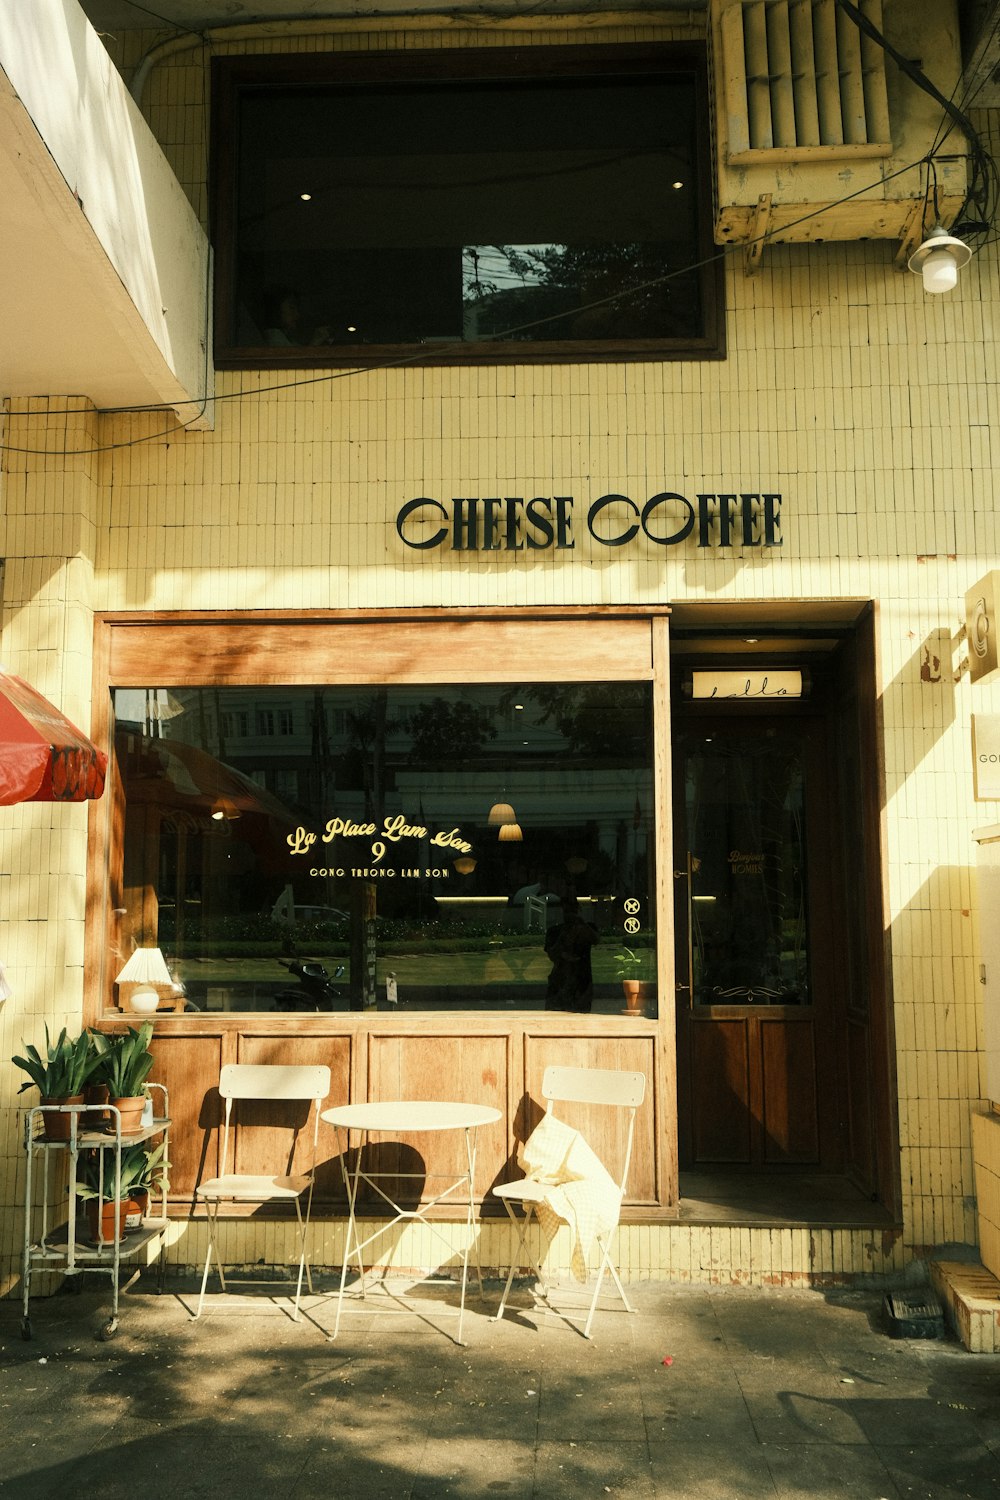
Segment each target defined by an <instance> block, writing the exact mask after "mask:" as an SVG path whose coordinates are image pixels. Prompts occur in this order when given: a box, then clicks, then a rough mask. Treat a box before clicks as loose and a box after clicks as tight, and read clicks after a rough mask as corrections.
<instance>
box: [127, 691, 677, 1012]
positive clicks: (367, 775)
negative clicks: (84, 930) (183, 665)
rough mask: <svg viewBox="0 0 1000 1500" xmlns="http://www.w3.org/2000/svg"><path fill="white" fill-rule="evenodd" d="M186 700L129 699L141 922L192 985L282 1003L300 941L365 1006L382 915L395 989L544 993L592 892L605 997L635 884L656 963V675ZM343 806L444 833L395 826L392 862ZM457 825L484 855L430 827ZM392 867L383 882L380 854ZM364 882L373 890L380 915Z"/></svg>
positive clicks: (212, 1001) (467, 995) (406, 993)
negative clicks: (307, 846)
mask: <svg viewBox="0 0 1000 1500" xmlns="http://www.w3.org/2000/svg"><path fill="white" fill-rule="evenodd" d="M149 691H150V693H153V694H155V693H156V692H160V693H162V692H165V691H167V690H149ZM145 696H146V698H147V699H148V697H149V694H148V693H147V694H146V695H145ZM169 697H170V700H171V702H173V703H174V704H175V705H177V707H178V710H179V711H177V712H175V713H174V714H173V715H172V717H170V718H169V719H166V718H164V719H155V718H154V719H150V718H148V717H146V718H144V717H143V716H142V715H141V713H139V711H138V710H137V709H136V707H135V704H136V702H137V701H140V702H141V701H142V700H137V699H136V698H135V696H134V695H133V696H131V697H128V696H126V695H124V694H123V695H121V696H120V702H119V705H118V747H119V764H120V766H121V770H122V777H123V783H124V793H125V806H126V817H125V841H124V842H125V850H124V882H123V884H124V886H125V888H126V900H125V905H126V909H127V914H128V915H127V925H128V927H129V929H130V931H129V932H128V933H126V935H125V941H126V944H127V943H128V941H129V938H133V939H134V940H135V941H137V942H140V941H141V942H143V943H153V942H157V943H158V944H159V945H160V946H164V947H165V948H166V949H167V950H168V956H169V958H170V959H171V960H172V961H173V963H174V964H175V966H176V967H177V968H178V970H179V974H180V977H181V978H182V979H183V980H184V982H185V984H186V985H187V987H188V992H189V995H191V997H192V1000H193V1002H194V1003H195V1004H198V1005H219V1006H220V1008H227V1009H270V1008H273V1007H274V997H275V995H276V994H278V993H279V992H280V991H281V986H284V990H285V991H286V992H287V987H288V975H287V973H286V972H285V971H284V970H283V969H282V968H281V962H282V960H284V961H285V962H288V961H290V960H299V961H301V960H303V959H308V960H310V961H312V962H314V963H321V964H323V965H324V966H325V967H326V968H327V970H328V972H329V974H330V975H333V974H335V973H336V971H337V970H338V969H340V970H341V971H342V982H341V984H340V989H341V990H342V1001H343V1005H344V1007H345V1008H346V1007H347V1006H348V1005H350V1004H351V1003H352V999H353V1000H354V1001H355V1003H356V1002H357V995H358V984H359V977H358V976H359V973H360V966H361V948H360V947H359V943H360V942H361V938H362V936H364V935H367V937H369V938H370V937H371V935H372V933H374V937H375V948H376V952H377V959H378V974H379V986H380V988H379V993H380V995H382V994H383V991H384V975H385V974H387V973H389V972H392V973H394V974H395V975H396V978H397V987H398V992H399V996H400V1003H402V1004H403V1005H411V1006H413V1007H414V1008H422V1007H439V1006H442V1005H451V1006H459V1007H462V1008H467V1007H468V1006H469V1005H474V1006H477V1007H481V1006H484V1005H485V1006H505V1007H509V1006H516V1007H518V1008H524V1007H529V1008H530V1007H536V1006H538V1007H540V1006H541V1005H543V1004H544V994H545V978H546V970H547V967H548V966H547V964H546V962H545V959H544V935H545V929H546V928H547V927H548V926H549V925H550V924H551V923H552V922H554V921H555V920H556V918H557V915H558V912H559V905H558V903H559V902H560V901H561V900H562V899H563V898H569V897H577V898H579V899H580V900H581V901H583V902H585V903H587V904H588V910H589V913H590V916H591V917H592V918H593V920H594V921H595V922H596V924H597V925H598V927H599V929H600V932H601V935H602V941H601V942H600V943H599V944H598V945H597V948H596V949H595V956H594V976H595V994H596V997H597V998H596V1002H595V1009H600V1008H602V1005H603V1006H604V1008H607V1009H620V1008H621V1006H620V985H616V984H615V983H613V970H614V952H615V951H616V950H620V947H621V943H622V928H621V922H622V908H621V904H622V902H623V901H624V900H625V899H626V898H632V899H633V900H638V901H639V904H640V907H641V910H642V913H643V920H642V930H641V931H640V932H639V933H638V934H637V935H635V936H633V937H632V938H630V940H629V943H630V946H631V947H633V948H638V949H639V950H640V951H642V952H644V954H645V956H646V957H647V958H648V959H649V961H650V972H649V978H650V979H651V980H652V978H653V973H654V972H655V966H653V965H652V955H653V951H654V947H655V943H654V938H655V934H654V932H653V926H652V911H653V903H652V880H653V869H654V862H653V838H654V835H653V808H652V777H651V754H652V752H651V743H652V707H651V689H650V687H649V685H648V684H645V683H586V684H560V683H544V684H525V685H518V686H510V685H506V686H495V685H474V684H473V685H459V686H451V685H436V686H434V687H413V686H377V687H358V688H333V687H310V688H295V689H290V688H279V687H276V688H211V689H187V688H171V689H169ZM130 714H136V715H137V716H136V717H132V718H130V717H129V715H130ZM498 800H505V801H508V802H512V803H513V804H514V805H515V807H516V811H517V817H518V820H519V827H520V830H521V838H520V839H519V840H516V841H505V840H503V841H502V840H501V839H500V837H499V831H498V829H497V828H496V827H494V826H491V825H490V823H489V821H488V818H489V811H490V808H491V806H492V805H493V804H494V803H495V802H497V801H498ZM334 816H336V817H338V818H342V819H346V820H350V821H351V822H353V823H355V824H363V825H369V824H374V825H375V828H376V831H377V832H381V831H382V829H383V825H384V820H385V819H392V818H396V817H400V818H402V819H404V820H405V822H406V824H407V825H408V826H409V827H411V828H422V829H425V830H426V833H425V834H424V835H423V836H404V837H401V838H399V839H397V840H395V841H394V840H392V839H391V838H388V837H387V838H383V839H381V840H379V841H378V842H379V844H380V845H381V849H380V852H379V854H378V855H377V857H376V855H375V854H374V853H373V849H374V845H375V842H376V838H375V837H374V836H372V837H367V838H358V837H350V838H348V837H339V838H337V839H335V840H334V841H333V842H332V843H329V844H326V845H324V844H323V841H322V836H323V831H324V829H325V827H326V824H327V820H328V819H330V818H332V817H334ZM298 827H302V828H305V829H307V830H311V831H313V832H315V833H316V834H317V842H316V845H315V853H314V854H312V855H311V856H310V857H309V858H302V857H301V856H296V855H295V854H293V853H292V851H291V849H290V847H289V842H288V840H289V835H290V834H292V833H293V832H294V830H295V829H296V828H298ZM451 830H456V838H457V839H458V840H459V841H460V842H462V843H468V844H470V845H471V846H472V847H471V849H470V850H469V851H467V853H466V854H465V857H462V856H461V854H460V852H459V851H458V850H457V849H455V848H449V847H447V846H442V845H435V844H434V843H433V839H434V836H435V835H436V834H437V833H439V832H441V831H443V832H445V833H447V832H449V831H451ZM376 866H377V868H378V870H379V871H380V872H383V873H380V874H379V875H378V877H377V879H371V878H369V877H368V876H366V875H364V874H362V873H359V872H363V871H368V870H371V869H373V868H375V867H376ZM363 887H374V891H375V912H376V915H375V918H374V925H373V927H367V926H366V923H367V922H368V921H369V918H368V917H366V915H365V913H366V911H367V910H369V907H367V906H366V898H365V895H364V892H363V889H362V888H363ZM151 891H155V900H151V899H150V892H151ZM529 897H531V898H534V899H532V900H529ZM333 1003H335V1004H336V1003H338V1002H333ZM383 1003H384V1002H383Z"/></svg>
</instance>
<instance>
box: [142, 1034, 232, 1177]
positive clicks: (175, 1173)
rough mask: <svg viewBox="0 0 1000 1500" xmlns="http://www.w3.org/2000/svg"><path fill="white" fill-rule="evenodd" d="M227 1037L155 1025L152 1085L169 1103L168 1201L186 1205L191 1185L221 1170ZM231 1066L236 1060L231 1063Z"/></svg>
mask: <svg viewBox="0 0 1000 1500" xmlns="http://www.w3.org/2000/svg"><path fill="white" fill-rule="evenodd" d="M228 1043H229V1037H228V1035H227V1034H226V1033H225V1032H221V1031H215V1032H208V1033H203V1034H201V1035H199V1036H191V1035H190V1034H189V1033H187V1032H182V1031H177V1030H167V1029H166V1028H165V1027H164V1028H161V1027H160V1026H159V1025H157V1029H156V1035H155V1037H154V1038H153V1042H152V1047H151V1051H152V1053H153V1056H154V1057H155V1059H156V1061H155V1063H154V1065H153V1072H152V1075H151V1078H152V1081H153V1082H154V1083H162V1084H164V1085H165V1086H166V1088H167V1091H168V1093H169V1097H170V1118H171V1120H172V1122H173V1123H172V1125H171V1127H170V1199H171V1201H172V1202H178V1201H185V1202H187V1201H190V1199H191V1196H192V1194H193V1193H194V1188H195V1183H196V1182H198V1181H200V1180H201V1179H202V1178H205V1179H207V1178H209V1177H214V1176H215V1175H216V1173H217V1172H218V1170H219V1151H220V1149H221V1138H220V1135H219V1130H218V1125H219V1121H220V1120H221V1118H222V1102H221V1100H220V1098H219V1089H218V1084H219V1073H220V1070H221V1068H222V1065H223V1062H226V1061H229V1060H230V1059H228V1058H227V1057H226V1055H225V1054H226V1051H227V1050H228ZM233 1060H235V1059H233Z"/></svg>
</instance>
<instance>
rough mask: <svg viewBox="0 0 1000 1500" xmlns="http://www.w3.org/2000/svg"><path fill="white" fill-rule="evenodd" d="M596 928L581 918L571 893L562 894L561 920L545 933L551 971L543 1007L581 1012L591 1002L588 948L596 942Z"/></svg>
mask: <svg viewBox="0 0 1000 1500" xmlns="http://www.w3.org/2000/svg"><path fill="white" fill-rule="evenodd" d="M597 937H598V933H597V928H596V927H595V926H594V925H593V923H592V922H588V921H586V920H585V918H584V916H583V913H582V911H581V910H580V904H579V902H578V901H577V898H576V897H575V896H564V897H563V900H562V921H561V922H558V923H557V924H556V925H555V926H554V927H550V928H549V929H548V931H547V932H546V934H545V952H546V954H547V956H548V959H549V962H550V963H551V964H552V970H551V972H550V974H549V978H548V983H547V985H546V989H545V1009H546V1010H573V1011H579V1012H581V1013H584V1012H587V1011H589V1010H590V1009H591V1007H592V1006H593V1003H594V974H593V969H592V967H591V962H590V950H591V949H592V948H593V946H594V944H595V943H596V942H597Z"/></svg>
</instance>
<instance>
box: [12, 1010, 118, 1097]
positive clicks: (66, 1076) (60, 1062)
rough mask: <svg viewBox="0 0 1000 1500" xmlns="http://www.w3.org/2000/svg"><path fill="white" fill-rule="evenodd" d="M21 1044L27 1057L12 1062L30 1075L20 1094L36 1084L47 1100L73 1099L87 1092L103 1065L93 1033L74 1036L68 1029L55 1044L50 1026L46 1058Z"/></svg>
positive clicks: (17, 1058)
mask: <svg viewBox="0 0 1000 1500" xmlns="http://www.w3.org/2000/svg"><path fill="white" fill-rule="evenodd" d="M21 1045H22V1046H23V1047H24V1051H25V1056H24V1057H14V1058H12V1059H11V1061H12V1062H13V1063H14V1066H15V1067H18V1068H23V1070H24V1071H25V1073H27V1075H28V1078H27V1081H26V1082H25V1083H22V1084H21V1087H20V1088H19V1089H18V1093H19V1094H23V1093H24V1091H25V1089H30V1088H31V1086H32V1084H34V1086H35V1087H36V1088H37V1089H38V1090H39V1092H40V1093H41V1096H42V1098H43V1099H70V1098H72V1097H73V1096H74V1095H76V1094H82V1093H83V1089H84V1085H85V1084H87V1083H88V1082H89V1081H90V1080H91V1078H93V1076H94V1074H95V1073H96V1072H97V1070H98V1068H99V1067H100V1065H101V1058H100V1055H99V1053H98V1052H97V1051H96V1050H95V1048H94V1043H93V1040H92V1038H91V1034H90V1032H89V1031H84V1032H81V1034H80V1035H79V1036H77V1037H70V1036H69V1035H68V1033H67V1031H66V1028H65V1026H64V1027H63V1029H62V1030H61V1031H60V1033H59V1035H58V1036H57V1037H56V1039H55V1041H53V1040H52V1038H51V1037H50V1035H49V1028H48V1026H46V1027H45V1054H46V1055H45V1056H44V1057H42V1055H41V1054H40V1053H39V1051H38V1049H37V1047H31V1046H24V1043H23V1042H22V1043H21Z"/></svg>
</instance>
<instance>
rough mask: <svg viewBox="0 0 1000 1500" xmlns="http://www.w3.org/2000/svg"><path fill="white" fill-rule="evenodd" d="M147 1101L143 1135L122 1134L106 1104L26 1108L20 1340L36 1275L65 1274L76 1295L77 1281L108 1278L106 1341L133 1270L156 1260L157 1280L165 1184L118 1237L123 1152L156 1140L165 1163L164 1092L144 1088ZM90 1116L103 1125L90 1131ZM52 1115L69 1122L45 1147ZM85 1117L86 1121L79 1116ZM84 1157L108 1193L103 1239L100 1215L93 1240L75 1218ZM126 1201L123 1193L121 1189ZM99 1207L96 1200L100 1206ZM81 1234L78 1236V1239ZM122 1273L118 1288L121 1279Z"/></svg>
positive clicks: (27, 1326) (154, 1086)
mask: <svg viewBox="0 0 1000 1500" xmlns="http://www.w3.org/2000/svg"><path fill="white" fill-rule="evenodd" d="M146 1087H147V1089H148V1090H149V1091H150V1095H151V1098H152V1101H153V1106H154V1107H153V1117H152V1120H151V1122H150V1121H149V1120H148V1118H147V1122H146V1123H144V1124H143V1126H142V1128H141V1129H140V1130H138V1131H135V1132H129V1133H128V1134H127V1135H124V1136H123V1135H122V1121H121V1114H120V1112H119V1110H118V1109H116V1108H115V1106H114V1105H113V1104H100V1105H94V1104H37V1105H35V1106H34V1108H33V1109H29V1110H28V1113H27V1117H26V1119H25V1125H24V1149H25V1156H26V1159H27V1170H26V1174H25V1190H24V1263H23V1277H22V1283H23V1300H22V1318H21V1337H22V1338H24V1339H30V1338H31V1336H32V1330H31V1311H30V1309H31V1280H32V1275H33V1274H34V1273H36V1272H41V1271H46V1272H53V1271H54V1272H59V1271H62V1272H64V1273H65V1275H66V1277H67V1281H68V1285H69V1288H70V1290H73V1291H81V1290H82V1288H83V1280H82V1278H83V1277H84V1276H88V1275H98V1276H108V1277H110V1279H111V1315H110V1317H109V1318H108V1320H107V1322H106V1323H104V1324H103V1325H102V1327H101V1330H100V1334H99V1337H100V1338H102V1339H112V1338H114V1336H115V1334H116V1333H117V1332H118V1299H119V1296H120V1294H121V1293H122V1292H124V1291H127V1290H128V1288H129V1287H130V1286H132V1285H133V1283H134V1282H135V1281H136V1280H137V1279H138V1276H139V1274H140V1269H141V1267H140V1265H139V1264H138V1262H139V1261H140V1260H144V1261H145V1263H146V1264H147V1265H149V1264H151V1263H152V1262H153V1260H154V1259H155V1260H158V1261H159V1267H160V1277H161V1280H162V1274H163V1262H162V1258H161V1251H162V1249H163V1242H164V1239H165V1236H166V1229H167V1193H168V1184H167V1181H166V1178H164V1182H163V1185H162V1189H161V1191H160V1193H159V1194H158V1195H157V1212H156V1214H155V1216H154V1215H153V1213H152V1212H150V1211H151V1210H152V1209H153V1203H154V1200H153V1195H152V1193H151V1194H150V1199H149V1204H148V1207H147V1213H146V1214H145V1215H144V1217H143V1219H142V1221H141V1223H140V1225H139V1226H138V1228H136V1229H135V1230H133V1231H131V1232H129V1231H128V1230H126V1231H125V1232H124V1233H123V1232H122V1217H121V1204H122V1191H121V1161H122V1150H123V1148H126V1149H127V1148H128V1147H130V1146H138V1145H142V1144H143V1143H145V1142H147V1141H150V1140H153V1139H155V1138H156V1137H157V1136H162V1138H163V1156H164V1161H165V1162H166V1163H169V1159H170V1124H171V1121H170V1111H169V1100H168V1097H167V1090H166V1088H165V1087H164V1086H163V1085H162V1084H159V1083H150V1084H147V1085H146ZM95 1111H98V1112H99V1114H100V1115H101V1116H103V1117H104V1120H105V1122H106V1123H103V1124H100V1123H99V1124H98V1125H97V1126H96V1128H94V1127H91V1125H90V1123H89V1121H90V1120H92V1119H93V1117H94V1114H95ZM53 1115H63V1116H66V1115H68V1116H69V1121H68V1125H69V1129H68V1139H67V1140H50V1139H48V1138H47V1135H46V1122H47V1121H49V1120H51V1118H52V1116H53ZM85 1116H86V1117H88V1119H86V1120H85V1118H84V1117H85ZM85 1151H96V1152H98V1153H99V1154H98V1157H97V1169H98V1191H99V1193H102V1190H103V1184H104V1183H105V1182H109V1183H111V1184H113V1186H114V1194H113V1195H111V1194H109V1196H108V1199H107V1201H108V1203H114V1206H115V1214H114V1232H113V1235H112V1236H111V1237H110V1238H107V1237H105V1235H104V1233H103V1225H102V1219H101V1214H100V1212H98V1214H97V1237H96V1241H94V1240H91V1239H88V1238H87V1236H86V1229H85V1227H84V1226H83V1225H82V1223H81V1220H82V1219H83V1215H82V1214H81V1213H80V1211H79V1199H78V1198H77V1193H76V1185H77V1180H78V1174H79V1169H80V1157H81V1155H82V1153H83V1152H85ZM64 1162H65V1163H66V1164H67V1166H68V1182H67V1188H68V1192H69V1202H68V1217H67V1218H66V1220H65V1221H63V1220H62V1218H61V1213H60V1207H61V1204H60V1201H59V1199H58V1196H57V1195H58V1193H59V1189H60V1182H61V1179H62V1166H63V1163H64ZM126 1195H127V1190H126ZM99 1201H100V1200H99ZM81 1229H83V1237H82V1238H81V1233H80V1231H81ZM125 1272H129V1274H128V1275H127V1279H126V1280H125V1281H124V1283H123V1282H122V1276H123V1273H125Z"/></svg>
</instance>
